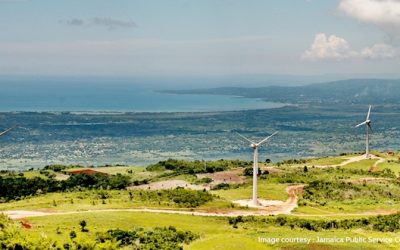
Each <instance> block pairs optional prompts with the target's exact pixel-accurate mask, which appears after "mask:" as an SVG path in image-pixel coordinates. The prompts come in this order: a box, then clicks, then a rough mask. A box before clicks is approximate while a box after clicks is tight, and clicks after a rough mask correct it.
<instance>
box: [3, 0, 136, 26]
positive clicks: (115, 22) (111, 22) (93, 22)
mask: <svg viewBox="0 0 400 250" xmlns="http://www.w3.org/2000/svg"><path fill="white" fill-rule="evenodd" d="M0 1H1V0H0ZM60 22H61V23H66V24H67V25H70V26H102V27H105V28H107V29H109V30H115V29H117V28H136V23H134V22H132V21H126V20H119V19H114V18H107V17H93V18H90V19H86V20H85V19H80V18H72V19H70V20H66V21H60Z"/></svg>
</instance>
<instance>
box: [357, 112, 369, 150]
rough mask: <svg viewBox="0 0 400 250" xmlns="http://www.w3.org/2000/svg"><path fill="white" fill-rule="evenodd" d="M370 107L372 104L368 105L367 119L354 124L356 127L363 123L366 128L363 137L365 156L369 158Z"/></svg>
mask: <svg viewBox="0 0 400 250" xmlns="http://www.w3.org/2000/svg"><path fill="white" fill-rule="evenodd" d="M371 107H372V105H369V109H368V114H367V119H365V121H364V122H362V123H360V124H358V125H356V128H358V127H360V126H362V125H365V127H366V129H367V136H366V138H365V157H366V158H369V133H370V132H371V133H372V127H371V119H370V118H369V116H370V114H371Z"/></svg>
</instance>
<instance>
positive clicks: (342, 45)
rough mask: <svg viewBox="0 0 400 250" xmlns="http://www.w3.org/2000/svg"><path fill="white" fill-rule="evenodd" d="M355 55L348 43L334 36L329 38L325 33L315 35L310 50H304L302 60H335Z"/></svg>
mask: <svg viewBox="0 0 400 250" xmlns="http://www.w3.org/2000/svg"><path fill="white" fill-rule="evenodd" d="M356 55H357V52H355V51H352V50H351V49H350V46H349V44H348V42H347V41H346V40H345V39H343V38H340V37H337V36H335V35H330V36H329V37H328V36H327V35H326V34H325V33H319V34H317V35H315V39H314V42H313V44H312V45H311V48H310V49H309V50H306V51H305V52H304V53H303V55H302V58H303V59H305V60H336V61H340V60H343V59H347V58H351V57H354V56H356Z"/></svg>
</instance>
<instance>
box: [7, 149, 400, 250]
mask: <svg viewBox="0 0 400 250" xmlns="http://www.w3.org/2000/svg"><path fill="white" fill-rule="evenodd" d="M399 159H400V152H373V155H372V156H371V158H370V159H366V158H365V156H364V155H361V154H342V155H338V156H331V157H322V158H304V159H287V160H284V161H280V162H275V163H268V164H266V163H260V173H261V175H260V176H259V179H260V180H259V184H258V186H259V187H258V189H259V197H260V199H263V200H266V201H268V202H270V205H269V206H267V207H258V208H253V207H247V206H244V207H243V206H240V204H238V203H237V202H236V201H238V200H242V199H248V198H250V197H251V190H252V187H251V175H252V172H251V170H252V167H251V165H252V163H251V162H249V161H240V160H218V161H185V160H174V159H168V160H164V161H160V162H158V163H156V164H152V165H149V166H147V167H136V166H102V167H97V168H93V167H92V168H88V167H84V166H64V165H49V166H46V167H45V168H44V169H41V170H30V171H22V172H13V171H3V172H2V174H1V177H0V184H1V185H5V186H3V187H2V188H1V189H0V190H3V191H2V192H1V193H0V195H1V199H2V203H1V204H0V210H1V211H3V212H4V213H5V214H7V215H8V216H10V217H11V218H13V219H14V221H11V220H9V219H7V218H6V217H2V216H0V222H1V223H2V225H3V226H2V228H3V229H2V232H3V234H0V239H1V242H2V243H0V244H3V245H2V247H3V248H4V247H6V248H7V247H9V248H10V249H14V248H16V247H17V245H19V246H21V247H23V249H31V248H34V247H39V248H41V249H50V246H58V247H60V248H61V249H71V248H72V249H73V248H79V247H81V248H82V247H85V246H86V248H85V249H116V248H126V249H129V246H135V247H137V249H149V248H154V247H155V248H160V247H161V246H167V245H168V246H170V247H169V249H182V247H183V248H184V249H237V248H241V249H269V248H272V249H273V248H276V247H285V248H287V249H297V248H298V247H302V246H305V245H303V243H299V242H291V243H290V242H289V243H288V242H286V243H285V242H275V243H265V242H262V241H261V242H260V241H259V237H267V238H271V237H272V238H282V237H284V238H290V237H302V238H304V239H305V240H309V241H308V242H309V243H308V244H310V247H311V246H312V247H313V248H315V249H319V248H328V249H343V248H346V247H354V246H355V245H354V243H353V242H343V243H340V244H338V243H331V242H325V243H324V242H323V243H321V242H317V241H316V238H317V237H330V235H332V234H334V235H335V236H336V237H342V236H343V237H366V235H368V237H373V238H384V237H392V238H394V237H398V235H399V234H400V227H399V226H398V223H397V221H398V219H399V212H400V210H399V209H398V207H399V205H400V200H399V198H398V197H400V182H399V179H398V177H399V172H400V160H399ZM87 169H90V171H88V170H87ZM10 183H13V184H12V187H13V189H12V192H11V189H6V187H9V184H10ZM7 190H8V191H7ZM22 227H24V228H25V230H22ZM274 232H275V233H274ZM10 237H11V238H10ZM232 239H234V240H232ZM243 242H246V244H245V245H243ZM271 244H273V245H271ZM396 244H397V245H396ZM357 246H365V247H368V248H369V249H379V248H382V247H393V248H394V249H395V248H396V247H398V246H399V245H398V243H390V244H389V243H385V242H381V244H376V245H375V244H372V245H368V242H367V243H365V244H362V245H357Z"/></svg>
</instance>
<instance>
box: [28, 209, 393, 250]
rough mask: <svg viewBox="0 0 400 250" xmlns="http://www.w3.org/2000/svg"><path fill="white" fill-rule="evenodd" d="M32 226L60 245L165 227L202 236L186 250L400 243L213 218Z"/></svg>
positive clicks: (113, 217)
mask: <svg viewBox="0 0 400 250" xmlns="http://www.w3.org/2000/svg"><path fill="white" fill-rule="evenodd" d="M81 220H85V221H86V222H87V225H88V226H87V228H88V229H89V232H88V233H82V232H79V231H80V230H79V228H80V227H79V221H81ZM30 223H31V224H32V225H34V229H33V230H29V231H26V232H27V233H28V234H31V235H33V236H35V237H39V236H40V235H46V236H47V237H49V238H54V239H56V240H57V241H58V242H64V241H67V240H68V233H69V232H70V231H71V230H74V231H76V232H78V235H79V234H83V235H86V234H90V235H94V234H95V233H96V232H103V231H106V230H108V229H110V228H119V229H125V230H127V229H130V228H133V227H144V228H154V227H164V226H170V225H172V226H175V227H176V228H178V229H180V230H189V231H192V232H195V233H197V234H199V235H200V239H198V240H196V241H194V242H193V243H191V244H190V245H187V246H185V249H193V250H205V249H215V250H217V249H218V250H224V249H226V250H231V249H243V250H246V249H277V248H282V249H360V248H363V249H382V248H384V249H398V247H400V244H399V243H393V244H384V243H368V242H367V243H354V242H345V243H330V244H329V243H317V242H316V240H317V237H320V238H333V237H337V238H346V237H351V238H353V237H364V238H368V237H375V238H391V239H393V240H394V239H396V238H398V237H400V234H399V233H379V232H374V231H369V230H362V229H357V230H352V231H349V230H346V231H345V230H335V231H330V230H327V231H321V232H313V231H308V230H299V229H294V230H291V229H290V228H276V227H272V226H264V227H263V226H262V225H261V226H260V225H259V224H254V225H253V224H251V223H248V224H244V225H243V226H241V225H240V226H239V227H238V228H233V227H232V226H231V225H229V223H228V220H227V219H226V218H210V217H199V216H190V215H173V214H153V213H139V212H107V213H83V214H78V215H77V214H74V215H58V216H56V217H54V216H48V217H36V218H31V219H30ZM259 238H269V239H280V240H284V239H296V238H308V239H310V240H311V242H310V244H305V243H275V244H270V243H262V242H259Z"/></svg>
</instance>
